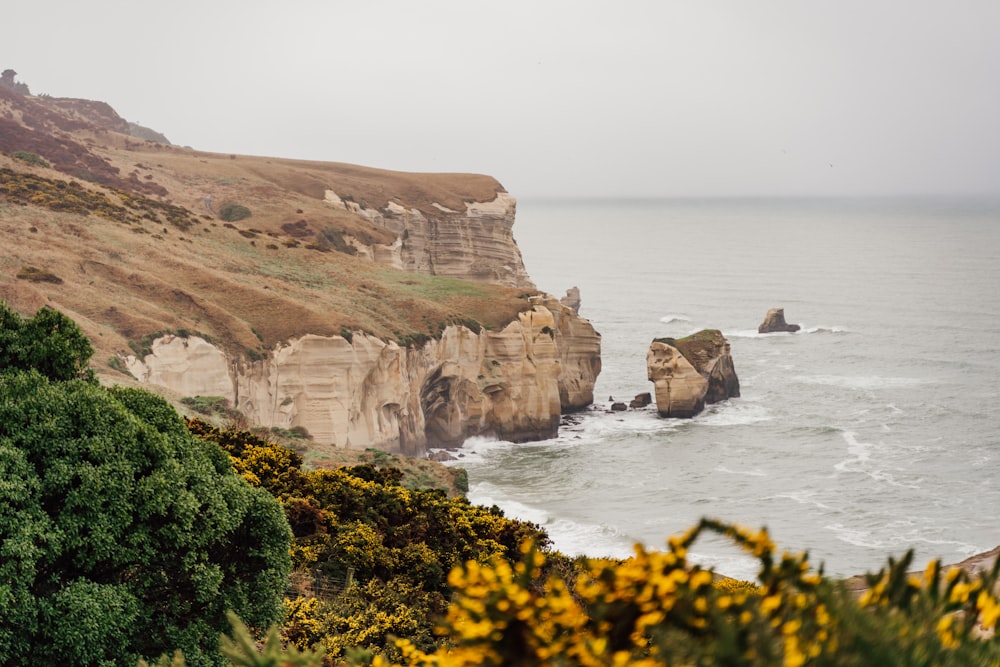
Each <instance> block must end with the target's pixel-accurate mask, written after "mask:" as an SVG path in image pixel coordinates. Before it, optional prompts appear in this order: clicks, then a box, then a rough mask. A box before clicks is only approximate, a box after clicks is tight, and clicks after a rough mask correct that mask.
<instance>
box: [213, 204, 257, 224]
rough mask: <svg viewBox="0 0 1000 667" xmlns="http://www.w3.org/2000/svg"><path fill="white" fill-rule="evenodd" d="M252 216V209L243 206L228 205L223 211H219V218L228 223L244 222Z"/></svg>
mask: <svg viewBox="0 0 1000 667" xmlns="http://www.w3.org/2000/svg"><path fill="white" fill-rule="evenodd" d="M250 215H251V213H250V209H248V208H247V207H246V206H243V205H242V204H226V205H225V206H223V207H222V208H221V209H219V217H220V218H222V219H223V220H225V221H226V222H236V221H238V220H244V219H246V218H249V217H250Z"/></svg>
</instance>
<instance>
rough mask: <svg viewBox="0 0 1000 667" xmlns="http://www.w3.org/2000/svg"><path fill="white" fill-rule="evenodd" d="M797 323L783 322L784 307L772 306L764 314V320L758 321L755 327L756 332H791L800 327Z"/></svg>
mask: <svg viewBox="0 0 1000 667" xmlns="http://www.w3.org/2000/svg"><path fill="white" fill-rule="evenodd" d="M801 328H802V327H800V326H799V325H798V324H788V323H787V322H785V309H784V308H772V309H771V310H769V311H767V315H765V316H764V321H763V322H761V323H760V326H759V327H757V333H775V332H788V333H792V332H794V331H798V330H799V329H801Z"/></svg>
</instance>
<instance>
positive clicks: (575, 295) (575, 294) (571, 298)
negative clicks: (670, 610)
mask: <svg viewBox="0 0 1000 667" xmlns="http://www.w3.org/2000/svg"><path fill="white" fill-rule="evenodd" d="M559 303H561V304H562V305H564V306H566V307H567V308H572V309H573V312H574V313H579V312H580V288H579V287H570V288H569V289H568V290H566V296H564V297H563V298H561V299H559Z"/></svg>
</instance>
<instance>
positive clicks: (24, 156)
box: [10, 151, 52, 168]
mask: <svg viewBox="0 0 1000 667" xmlns="http://www.w3.org/2000/svg"><path fill="white" fill-rule="evenodd" d="M10 156H11V157H12V158H14V159H15V160H20V161H22V162H27V163H28V164H34V165H37V166H39V167H46V168H48V167H51V166H52V165H50V164H49V163H48V162H46V161H45V160H43V159H42V158H40V157H39V156H37V155H35V154H34V153H29V152H28V151H14V152H13V153H11V154H10Z"/></svg>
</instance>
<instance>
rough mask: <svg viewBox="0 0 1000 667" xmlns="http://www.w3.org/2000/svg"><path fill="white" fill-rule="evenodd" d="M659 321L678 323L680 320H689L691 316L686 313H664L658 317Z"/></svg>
mask: <svg viewBox="0 0 1000 667" xmlns="http://www.w3.org/2000/svg"><path fill="white" fill-rule="evenodd" d="M660 321H661V322H663V323H664V324H679V323H681V322H690V321H691V318H690V317H688V316H687V315H674V314H670V315H664V316H663V317H661V318H660Z"/></svg>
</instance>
